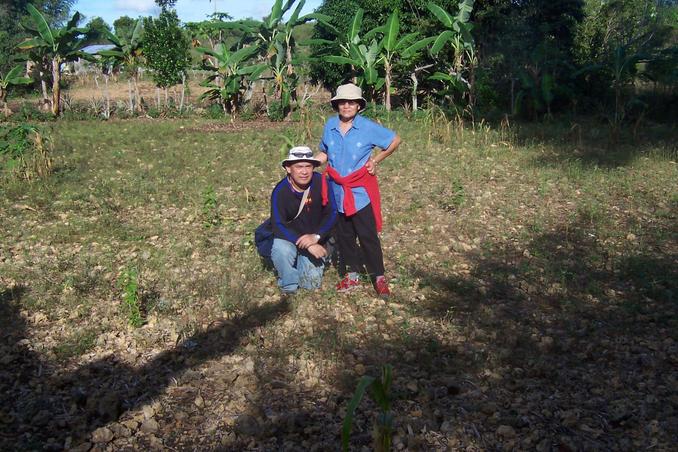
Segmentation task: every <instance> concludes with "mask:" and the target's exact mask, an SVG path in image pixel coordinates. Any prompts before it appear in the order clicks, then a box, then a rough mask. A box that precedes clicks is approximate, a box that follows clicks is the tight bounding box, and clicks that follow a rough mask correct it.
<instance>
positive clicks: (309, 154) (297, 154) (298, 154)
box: [291, 152, 313, 159]
mask: <svg viewBox="0 0 678 452" xmlns="http://www.w3.org/2000/svg"><path fill="white" fill-rule="evenodd" d="M291 154H292V155H293V156H294V157H296V158H298V159H307V158H311V157H313V152H292V153H291Z"/></svg>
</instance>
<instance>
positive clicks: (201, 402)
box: [193, 394, 205, 408]
mask: <svg viewBox="0 0 678 452" xmlns="http://www.w3.org/2000/svg"><path fill="white" fill-rule="evenodd" d="M193 404H194V405H195V406H197V407H198V408H204V407H205V399H203V398H202V396H201V395H200V394H198V396H197V397H196V398H195V400H194V401H193Z"/></svg>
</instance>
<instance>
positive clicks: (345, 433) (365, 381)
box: [341, 364, 393, 452]
mask: <svg viewBox="0 0 678 452" xmlns="http://www.w3.org/2000/svg"><path fill="white" fill-rule="evenodd" d="M392 381H393V367H392V366H391V365H390V364H386V365H385V366H383V367H382V368H381V378H380V379H379V380H377V379H376V378H374V377H371V376H369V375H365V376H364V377H362V378H361V379H360V381H359V382H358V387H357V388H356V390H355V393H354V394H353V398H352V399H351V401H350V402H349V403H348V407H347V408H346V417H345V418H344V425H343V427H342V430H341V447H342V450H344V452H346V451H348V440H349V437H350V435H351V427H352V426H353V418H354V416H355V410H356V409H357V408H358V405H359V404H360V401H361V400H362V398H363V396H364V395H365V391H366V390H368V389H369V390H370V394H371V395H372V398H373V399H374V401H375V402H376V404H377V405H378V406H379V414H378V415H377V418H376V420H375V422H374V432H373V440H374V450H375V451H377V452H387V451H390V450H391V439H392V435H393V415H392V414H391V394H390V391H391V383H392Z"/></svg>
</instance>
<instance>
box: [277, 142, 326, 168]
mask: <svg viewBox="0 0 678 452" xmlns="http://www.w3.org/2000/svg"><path fill="white" fill-rule="evenodd" d="M297 162H310V163H312V164H313V166H316V167H317V166H320V160H318V159H316V158H313V151H312V150H311V148H309V147H308V146H295V147H293V148H292V149H290V152H289V154H287V158H286V159H285V160H283V161H282V166H283V167H285V166H287V165H291V164H292V163H297Z"/></svg>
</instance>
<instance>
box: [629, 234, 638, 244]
mask: <svg viewBox="0 0 678 452" xmlns="http://www.w3.org/2000/svg"><path fill="white" fill-rule="evenodd" d="M636 238H637V237H636V235H635V234H629V235H627V236H626V240H628V241H629V242H635V241H636Z"/></svg>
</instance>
